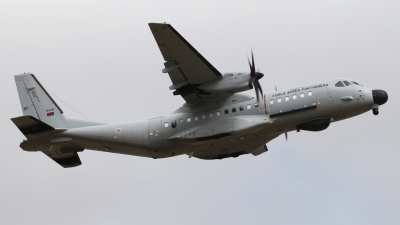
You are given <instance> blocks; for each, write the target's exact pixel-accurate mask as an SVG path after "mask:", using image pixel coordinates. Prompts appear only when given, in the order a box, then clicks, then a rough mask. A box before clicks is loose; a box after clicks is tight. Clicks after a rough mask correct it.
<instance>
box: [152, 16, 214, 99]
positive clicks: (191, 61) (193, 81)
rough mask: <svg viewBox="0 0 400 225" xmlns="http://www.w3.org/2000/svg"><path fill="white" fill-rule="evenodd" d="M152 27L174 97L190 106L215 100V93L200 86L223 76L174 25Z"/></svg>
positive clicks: (163, 24) (161, 24)
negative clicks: (200, 88) (177, 96)
mask: <svg viewBox="0 0 400 225" xmlns="http://www.w3.org/2000/svg"><path fill="white" fill-rule="evenodd" d="M149 26H150V29H151V32H152V33H153V35H154V38H155V40H156V42H157V45H158V47H159V48H160V51H161V54H162V55H163V57H164V60H165V63H164V66H165V68H164V69H163V70H162V72H163V73H168V74H169V76H170V78H171V81H172V85H171V86H170V90H175V91H174V95H181V96H182V97H183V98H184V99H185V101H186V102H187V103H192V102H198V101H200V100H202V99H205V98H210V97H212V95H213V93H204V92H201V90H198V89H197V88H196V87H198V86H199V85H202V84H205V83H208V82H210V81H214V80H217V79H221V78H222V74H221V73H220V72H219V71H218V70H217V69H215V67H214V66H213V65H211V64H210V63H209V62H208V61H207V60H206V59H205V58H204V57H203V56H202V55H201V54H200V53H199V52H198V51H197V50H196V49H195V48H193V46H192V45H191V44H189V42H187V41H186V40H185V39H184V38H183V37H182V36H181V35H180V34H179V33H178V32H177V31H176V30H175V29H174V28H173V27H172V26H171V25H170V24H165V23H150V24H149ZM210 95H211V96H210Z"/></svg>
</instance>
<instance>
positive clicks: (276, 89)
mask: <svg viewBox="0 0 400 225" xmlns="http://www.w3.org/2000/svg"><path fill="white" fill-rule="evenodd" d="M275 91H278V88H277V87H276V84H275ZM285 138H286V141H288V135H287V132H285Z"/></svg>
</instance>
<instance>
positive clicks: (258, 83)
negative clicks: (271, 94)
mask: <svg viewBox="0 0 400 225" xmlns="http://www.w3.org/2000/svg"><path fill="white" fill-rule="evenodd" d="M257 85H258V87H259V88H260V93H261V97H262V96H264V94H263V90H262V88H261V85H260V82H259V81H258V80H257Z"/></svg>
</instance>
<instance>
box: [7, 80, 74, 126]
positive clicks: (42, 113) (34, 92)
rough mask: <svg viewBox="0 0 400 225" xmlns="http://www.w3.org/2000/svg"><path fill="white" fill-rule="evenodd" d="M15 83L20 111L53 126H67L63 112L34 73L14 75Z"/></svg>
mask: <svg viewBox="0 0 400 225" xmlns="http://www.w3.org/2000/svg"><path fill="white" fill-rule="evenodd" d="M14 78H15V83H16V85H17V89H18V95H19V99H20V102H21V108H22V113H23V114H24V116H25V115H29V116H33V117H35V118H36V119H38V120H41V121H43V122H45V123H46V124H49V125H50V126H52V127H55V128H67V127H68V121H67V119H66V118H65V117H64V115H62V114H63V113H64V112H63V111H62V110H61V108H60V107H59V106H58V105H57V103H56V102H55V101H54V100H53V98H52V97H51V96H50V95H49V93H48V92H47V91H46V90H45V89H44V87H43V86H42V85H41V84H40V82H39V81H38V80H37V79H36V77H35V75H33V74H31V73H25V74H21V75H15V76H14Z"/></svg>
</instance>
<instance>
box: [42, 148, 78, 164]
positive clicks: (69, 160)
mask: <svg viewBox="0 0 400 225" xmlns="http://www.w3.org/2000/svg"><path fill="white" fill-rule="evenodd" d="M43 153H44V154H45V155H47V156H48V157H50V158H51V159H52V160H54V161H55V162H56V163H58V164H60V165H61V166H62V167H64V168H69V167H75V166H79V165H81V164H82V163H81V159H80V158H79V155H78V153H77V152H70V153H61V154H60V153H59V151H53V152H43Z"/></svg>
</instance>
